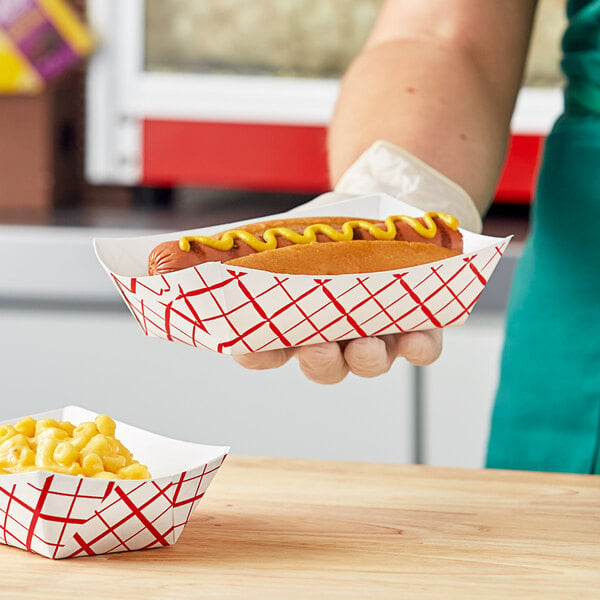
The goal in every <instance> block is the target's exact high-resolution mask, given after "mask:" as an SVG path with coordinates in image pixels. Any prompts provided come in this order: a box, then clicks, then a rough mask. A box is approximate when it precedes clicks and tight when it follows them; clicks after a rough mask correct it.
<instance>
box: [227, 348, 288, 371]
mask: <svg viewBox="0 0 600 600" xmlns="http://www.w3.org/2000/svg"><path fill="white" fill-rule="evenodd" d="M293 355H294V350H292V349H288V348H281V349H279V350H265V351H264V352H250V353H249V354H235V355H234V356H233V360H235V362H236V363H238V364H239V365H242V367H246V369H255V370H264V369H276V368H277V367H281V366H282V365H284V364H285V363H286V362H287V361H288V360H289V359H290V358H291V357H292V356H293Z"/></svg>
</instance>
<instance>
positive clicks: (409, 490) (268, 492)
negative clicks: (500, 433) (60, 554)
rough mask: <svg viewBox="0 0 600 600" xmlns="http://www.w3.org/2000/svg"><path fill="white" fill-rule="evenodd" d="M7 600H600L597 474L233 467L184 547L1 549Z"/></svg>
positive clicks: (262, 464) (247, 461)
mask: <svg viewBox="0 0 600 600" xmlns="http://www.w3.org/2000/svg"><path fill="white" fill-rule="evenodd" d="M0 564H1V565H2V571H3V578H2V579H3V582H2V585H1V586H0V598H11V599H14V600H17V599H21V598H28V599H34V600H36V599H47V598H83V599H84V600H92V599H96V598H119V599H120V598H147V599H154V598H157V599H158V598H160V599H162V598H165V599H167V598H168V599H179V598H182V599H190V598H202V599H206V598H240V599H242V598H243V599H252V598H261V599H264V598H281V599H288V598H291V599H296V598H309V599H311V600H313V599H316V598H334V599H335V598H364V599H371V598H460V599H461V600H462V599H468V598H485V599H489V598H503V599H505V598H527V599H531V598H545V599H546V598H599V597H600V476H587V475H558V474H548V473H525V472H509V471H492V470H489V471H481V470H467V469H444V468H434V467H421V466H394V465H373V464H365V463H341V462H320V461H306V460H283V459H267V458H249V457H229V458H228V459H227V460H226V461H225V464H224V465H223V467H222V468H221V470H220V471H219V473H218V474H217V476H216V478H215V481H214V482H213V483H212V484H211V487H210V488H209V490H208V492H207V494H206V496H205V497H204V499H203V500H202V501H201V502H200V504H199V506H198V508H197V510H196V512H195V514H194V515H193V517H192V519H191V521H190V522H189V523H188V525H187V527H186V528H185V530H184V532H183V534H182V536H181V538H180V540H179V541H178V542H177V544H176V545H175V546H173V547H170V548H165V549H159V550H146V551H138V552H128V553H123V554H111V555H104V556H97V557H87V558H77V559H70V560H63V561H52V560H49V559H46V558H42V557H39V556H37V555H33V554H29V553H27V552H24V551H22V550H18V549H15V548H9V547H6V546H1V547H0Z"/></svg>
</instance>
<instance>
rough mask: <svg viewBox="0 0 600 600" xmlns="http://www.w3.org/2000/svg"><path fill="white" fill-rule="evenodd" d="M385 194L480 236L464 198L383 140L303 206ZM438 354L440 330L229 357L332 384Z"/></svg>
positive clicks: (473, 213) (474, 214)
mask: <svg viewBox="0 0 600 600" xmlns="http://www.w3.org/2000/svg"><path fill="white" fill-rule="evenodd" d="M376 192H385V193H387V194H390V195H391V196H394V197H396V198H398V199H400V200H402V201H403V202H406V203H407V204H411V205H412V206H415V207H417V208H420V209H421V210H424V211H428V210H436V211H440V212H447V213H449V214H452V215H454V216H455V217H456V218H457V219H458V221H459V223H460V226H461V227H462V228H463V229H469V230H471V231H475V232H480V231H481V227H482V225H481V217H480V216H479V212H478V211H477V208H476V207H475V204H474V203H473V201H472V199H471V198H470V197H469V195H468V194H467V193H466V192H465V191H464V190H463V189H462V188H461V187H460V186H458V185H457V184H455V183H454V182H452V181H450V180H449V179H448V178H446V177H444V176H443V175H442V174H441V173H438V172H437V171H435V170H434V169H432V168H431V167H429V166H428V165H426V164H425V163H423V162H422V161H421V160H419V159H418V158H416V157H414V156H412V155H411V154H409V153H408V152H405V151H404V150H402V149H400V148H397V147H396V146H394V145H393V144H390V143H389V142H385V141H382V140H380V141H377V142H375V143H374V144H373V145H372V146H371V147H370V148H368V149H367V150H366V151H365V152H364V153H363V154H361V156H360V157H359V158H358V159H357V161H356V162H355V163H354V164H353V165H352V166H351V167H350V168H349V169H348V171H346V172H345V173H344V175H343V176H342V178H341V179H340V181H339V182H338V185H336V187H335V191H334V192H329V193H327V194H323V195H321V196H318V197H317V198H315V199H314V200H311V201H310V202H308V203H306V204H303V205H302V206H301V207H300V208H301V209H302V210H304V209H305V208H306V207H309V206H323V205H326V204H330V203H332V202H339V201H340V200H343V199H346V198H348V197H350V196H352V195H364V194H371V193H376ZM441 351H442V331H441V329H432V330H427V331H414V332H409V333H399V334H393V335H384V336H380V337H368V338H358V339H354V340H349V341H342V342H330V343H323V344H315V345H311V346H302V347H299V348H289V349H287V348H286V349H280V350H270V351H265V352H255V353H251V354H242V355H237V356H234V359H235V360H236V362H237V363H239V364H240V365H242V366H244V367H246V368H248V369H261V370H262V369H273V368H276V367H280V366H282V365H283V364H285V363H286V362H287V361H288V360H289V359H290V358H291V357H292V356H295V357H296V358H297V359H298V362H299V364H300V368H301V369H302V372H303V373H304V374H305V375H306V377H307V378H308V379H310V380H312V381H315V382H317V383H323V384H333V383H338V382H340V381H342V379H344V377H346V375H347V374H348V373H350V372H352V373H354V374H355V375H358V376H360V377H376V376H378V375H382V374H383V373H386V372H387V371H388V370H389V369H390V367H391V366H392V364H393V362H394V360H395V359H396V358H398V357H403V358H405V359H406V360H408V361H409V362H410V363H412V364H414V365H418V366H424V365H428V364H430V363H432V362H434V361H435V360H436V359H437V358H438V357H439V355H440V354H441Z"/></svg>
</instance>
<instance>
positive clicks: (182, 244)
mask: <svg viewBox="0 0 600 600" xmlns="http://www.w3.org/2000/svg"><path fill="white" fill-rule="evenodd" d="M434 217H437V218H438V219H440V221H442V222H443V223H445V224H446V225H447V226H448V227H449V228H450V229H453V230H456V229H457V228H458V220H457V219H456V218H455V217H453V216H452V215H448V214H446V213H441V212H428V213H425V214H424V215H423V217H421V218H422V219H423V222H421V221H419V220H418V219H416V218H414V217H408V216H406V215H395V216H392V217H388V218H387V219H386V220H385V221H384V225H385V229H382V228H380V227H378V226H377V225H375V224H374V223H369V222H368V221H363V220H361V219H356V220H352V221H346V222H345V223H344V224H343V225H342V230H341V231H338V230H337V229H334V228H333V227H331V226H330V225H325V224H324V223H315V224H313V225H308V226H307V227H306V228H305V229H304V231H303V233H298V232H296V231H293V230H292V229H289V228H287V227H273V228H271V229H267V230H266V231H265V232H264V233H263V234H262V239H260V238H259V237H257V236H255V235H253V234H252V233H249V232H248V231H245V230H244V229H233V230H231V231H227V232H226V233H224V234H223V235H222V236H221V237H220V238H219V239H215V238H212V237H208V236H204V235H188V236H184V237H182V238H180V240H179V248H180V249H181V250H183V252H189V251H190V248H191V245H190V243H191V242H196V243H199V244H205V245H206V246H209V247H211V248H214V249H215V250H222V251H224V252H226V251H227V250H231V248H233V246H234V245H235V241H236V240H241V241H243V242H245V243H246V244H248V245H249V246H250V247H251V248H252V249H253V250H254V251H256V252H264V251H265V250H274V249H275V248H277V237H284V238H286V239H287V240H289V241H290V242H292V243H293V244H310V243H312V242H316V241H317V234H319V233H321V234H324V235H326V236H327V237H328V238H329V239H330V240H331V241H333V242H347V241H350V240H352V239H354V230H355V229H364V230H366V231H368V232H369V233H370V234H371V235H372V236H373V237H374V238H375V239H377V240H393V239H395V238H396V233H397V230H396V221H402V222H404V223H406V224H407V225H409V226H410V227H412V229H413V230H414V231H415V232H416V233H418V234H419V235H420V236H422V237H424V238H426V239H432V238H434V237H435V235H436V233H437V225H436V223H435V221H434V220H433V219H434Z"/></svg>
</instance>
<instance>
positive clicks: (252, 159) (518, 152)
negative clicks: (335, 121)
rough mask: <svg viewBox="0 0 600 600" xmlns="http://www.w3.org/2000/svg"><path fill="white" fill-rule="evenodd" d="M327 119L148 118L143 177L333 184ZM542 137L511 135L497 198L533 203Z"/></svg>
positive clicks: (176, 181) (302, 186)
mask: <svg viewBox="0 0 600 600" xmlns="http://www.w3.org/2000/svg"><path fill="white" fill-rule="evenodd" d="M325 139H326V129H325V128H324V127H322V126H306V125H302V126H297V125H266V124H254V123H215V122H198V121H194V122H186V121H167V120H145V121H144V125H143V144H142V149H143V150H142V151H143V156H142V165H143V172H142V183H143V184H145V185H153V186H175V185H190V186H193V185H197V186H202V187H223V188H235V189H248V190H265V191H282V192H302V193H308V194H313V193H314V194H317V193H319V192H322V191H325V190H327V188H328V178H327V160H326V146H325ZM542 145H543V137H541V136H528V135H516V136H513V138H512V139H511V144H510V148H509V153H508V157H507V161H506V164H505V166H504V170H503V173H502V177H501V179H500V182H499V186H498V191H497V194H496V198H497V200H498V201H500V202H511V203H527V202H529V201H530V198H531V193H532V190H533V187H534V181H535V176H536V173H537V165H538V160H539V157H540V153H541V149H542Z"/></svg>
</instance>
